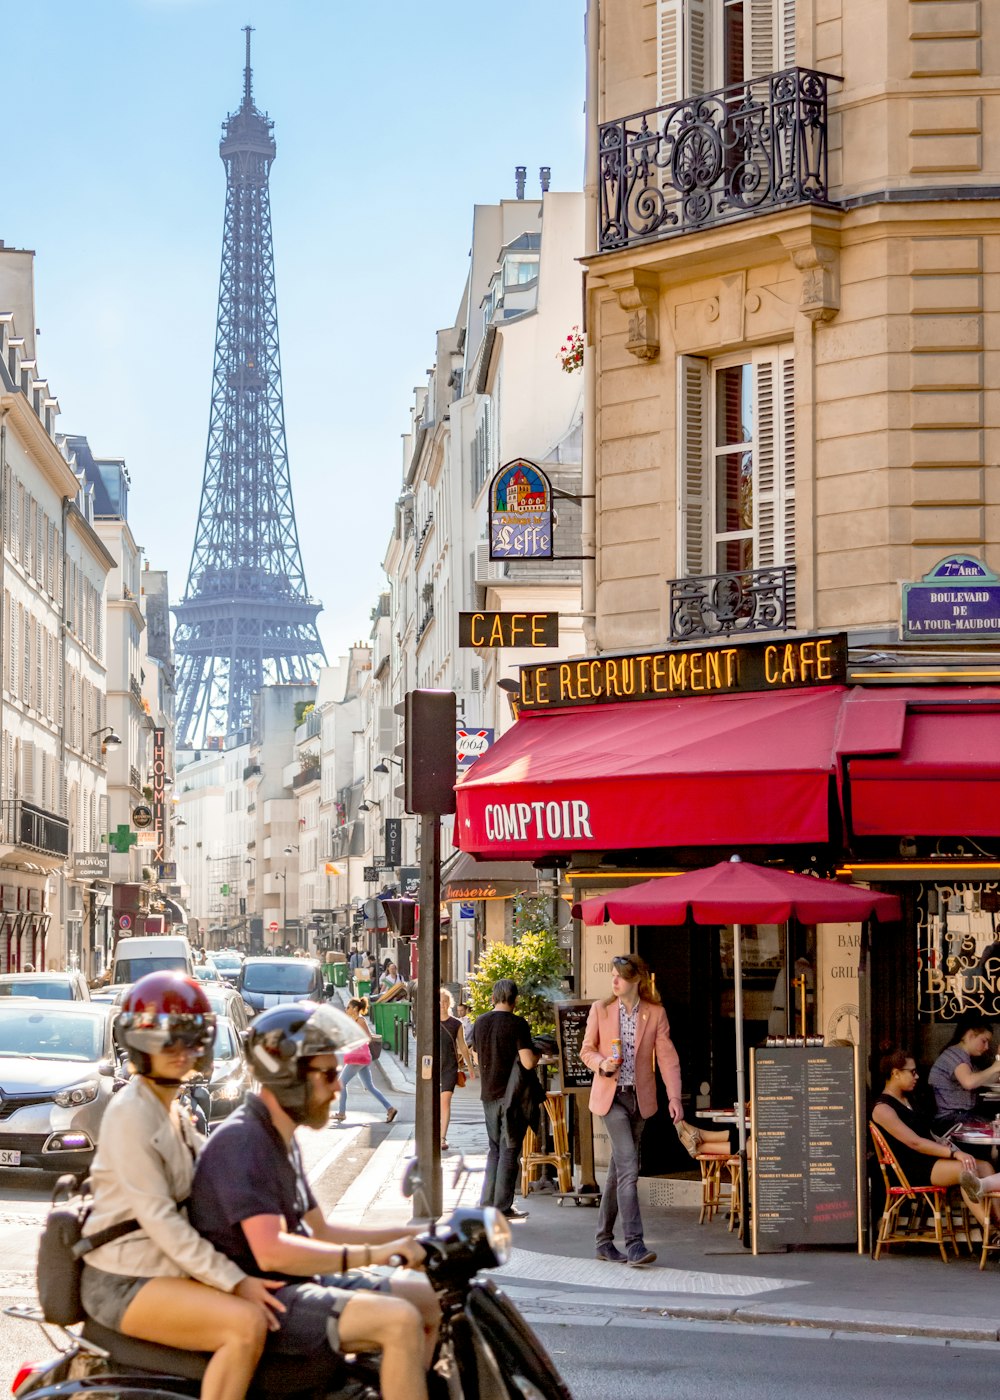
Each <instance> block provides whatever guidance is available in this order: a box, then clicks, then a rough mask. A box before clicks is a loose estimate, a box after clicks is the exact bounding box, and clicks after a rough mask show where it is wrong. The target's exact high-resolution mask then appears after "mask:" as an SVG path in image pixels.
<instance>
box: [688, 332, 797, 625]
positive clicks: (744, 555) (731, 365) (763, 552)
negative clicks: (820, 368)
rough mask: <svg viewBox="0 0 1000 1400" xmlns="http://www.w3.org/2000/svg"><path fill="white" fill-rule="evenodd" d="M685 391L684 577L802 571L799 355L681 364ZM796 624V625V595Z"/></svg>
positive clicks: (785, 352) (775, 353)
mask: <svg viewBox="0 0 1000 1400" xmlns="http://www.w3.org/2000/svg"><path fill="white" fill-rule="evenodd" d="M678 384H679V391H680V405H679V414H678V423H679V442H678V452H677V460H678V468H679V479H678V500H679V502H680V529H679V532H678V575H679V577H683V578H696V577H701V576H705V575H712V574H721V573H738V572H742V571H744V570H750V569H767V568H780V567H782V566H787V565H792V564H794V563H795V365H794V361H793V358H792V352H791V349H790V348H788V349H784V348H782V349H771V350H766V351H754V352H752V353H747V354H746V355H743V356H732V357H725V358H724V359H719V360H703V359H699V358H697V357H694V356H682V357H681V359H680V361H679V365H678ZM793 577H794V575H790V576H789V584H788V587H789V590H791V589H792V587H793V585H792V582H791V580H792V578H793ZM788 618H789V621H794V595H793V593H792V592H791V591H790V592H789V606H788Z"/></svg>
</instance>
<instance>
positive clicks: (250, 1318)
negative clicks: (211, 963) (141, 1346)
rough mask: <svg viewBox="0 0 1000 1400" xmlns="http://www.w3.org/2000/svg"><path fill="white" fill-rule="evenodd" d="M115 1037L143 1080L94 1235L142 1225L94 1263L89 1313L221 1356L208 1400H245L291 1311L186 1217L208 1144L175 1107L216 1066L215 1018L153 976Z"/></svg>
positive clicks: (103, 1146) (97, 1163) (101, 1150)
mask: <svg viewBox="0 0 1000 1400" xmlns="http://www.w3.org/2000/svg"><path fill="white" fill-rule="evenodd" d="M114 1029H115V1040H116V1041H117V1043H118V1045H119V1046H120V1048H121V1049H122V1050H123V1051H125V1052H126V1053H127V1054H128V1057H129V1059H130V1060H131V1062H132V1064H133V1066H134V1067H135V1070H136V1073H135V1075H134V1076H133V1078H132V1079H130V1080H129V1082H128V1084H127V1085H126V1086H125V1088H124V1089H122V1090H121V1092H120V1093H118V1094H116V1095H115V1097H114V1098H113V1099H112V1101H111V1103H110V1104H109V1105H108V1109H107V1112H106V1113H105V1115H104V1119H103V1122H102V1124H101V1136H100V1142H99V1144H98V1148H97V1153H96V1155H95V1157H94V1163H93V1166H92V1168H91V1173H90V1177H91V1184H92V1187H93V1193H94V1208H93V1211H92V1212H91V1214H90V1216H89V1218H88V1220H87V1224H86V1226H85V1227H84V1235H93V1234H97V1233H98V1232H99V1231H101V1230H105V1229H107V1228H108V1227H109V1226H111V1225H117V1224H119V1223H121V1222H125V1221H131V1220H134V1221H135V1222H136V1229H135V1230H134V1231H133V1232H132V1233H130V1234H126V1235H124V1236H123V1237H121V1238H120V1239H117V1240H115V1241H114V1242H112V1243H110V1244H106V1245H103V1246H102V1247H101V1248H99V1249H95V1250H93V1251H92V1252H91V1253H90V1254H87V1255H85V1256H84V1270H83V1280H82V1284H81V1295H82V1298H83V1306H84V1310H85V1311H86V1313H87V1315H88V1316H89V1317H92V1318H93V1319H94V1320H95V1322H99V1323H100V1324H101V1325H102V1326H104V1327H107V1328H110V1329H111V1330H113V1331H116V1332H122V1333H124V1335H125V1336H128V1337H136V1338H139V1339H141V1340H142V1341H146V1342H159V1343H160V1344H161V1345H163V1346H170V1347H179V1348H181V1349H183V1350H188V1351H204V1352H211V1353H212V1359H211V1361H210V1362H209V1364H208V1367H207V1369H206V1371H205V1375H204V1378H203V1380H202V1387H201V1394H202V1400H242V1398H243V1396H244V1395H245V1394H246V1391H247V1387H248V1386H249V1384H250V1381H251V1378H252V1376H253V1373H254V1369H255V1368H256V1365H257V1362H258V1360H259V1359H260V1355H261V1352H262V1351H263V1349H264V1341H265V1338H266V1335H267V1331H268V1329H269V1328H270V1329H271V1330H276V1329H277V1328H278V1326H279V1323H278V1319H277V1317H276V1316H275V1314H276V1313H277V1312H284V1308H283V1307H282V1305H281V1304H280V1303H279V1302H278V1301H277V1299H275V1298H274V1297H273V1296H272V1293H273V1291H274V1290H275V1289H277V1288H280V1287H281V1284H280V1283H275V1282H271V1281H268V1280H265V1279H259V1278H250V1277H248V1276H247V1274H245V1273H244V1271H243V1270H242V1269H241V1268H239V1267H238V1266H237V1265H236V1264H234V1263H233V1262H232V1261H231V1260H230V1259H227V1258H226V1257H225V1255H223V1254H220V1253H219V1251H218V1250H217V1249H215V1248H214V1246H213V1245H211V1244H209V1242H208V1241H207V1240H205V1239H203V1238H202V1236H201V1235H199V1234H198V1233H197V1232H196V1231H195V1230H194V1229H193V1228H192V1226H191V1225H189V1224H188V1221H187V1217H186V1215H185V1214H184V1212H183V1210H182V1206H183V1203H184V1202H185V1201H186V1200H187V1198H188V1196H189V1195H190V1192H191V1181H192V1178H193V1176H194V1162H195V1157H196V1156H197V1153H198V1151H199V1148H200V1146H201V1143H202V1139H201V1138H200V1137H199V1135H198V1134H197V1132H196V1131H195V1129H194V1128H193V1127H192V1126H191V1123H190V1121H189V1120H188V1118H187V1116H186V1115H185V1114H184V1113H183V1112H182V1111H181V1110H180V1108H179V1106H178V1105H177V1103H176V1102H175V1100H176V1098H177V1094H178V1092H179V1090H180V1087H181V1085H182V1083H183V1082H184V1080H185V1079H186V1078H187V1077H188V1076H189V1075H190V1074H191V1073H192V1072H193V1071H194V1070H195V1068H196V1067H197V1068H199V1069H202V1070H204V1069H206V1068H207V1067H209V1066H210V1065H211V1059H212V1043H213V1041H214V1039H215V1017H214V1016H213V1015H212V1012H211V1008H210V1006H209V1003H208V998H207V997H206V996H205V994H204V992H203V991H202V990H201V988H200V987H199V986H198V984H197V982H195V981H193V980H192V979H191V978H189V977H184V976H183V975H181V974H179V973H173V972H153V973H150V974H149V975H148V976H146V977H142V978H140V979H139V981H138V982H136V984H135V986H134V987H132V989H131V990H130V991H129V992H128V993H127V994H126V997H125V1000H124V1001H123V1003H122V1009H121V1012H120V1013H119V1015H118V1016H117V1017H116V1019H115V1028H114ZM206 1062H207V1064H206Z"/></svg>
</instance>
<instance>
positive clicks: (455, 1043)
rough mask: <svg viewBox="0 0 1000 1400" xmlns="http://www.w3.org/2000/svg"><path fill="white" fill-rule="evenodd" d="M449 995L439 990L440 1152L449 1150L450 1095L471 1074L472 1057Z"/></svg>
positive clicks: (471, 1076) (472, 1076)
mask: <svg viewBox="0 0 1000 1400" xmlns="http://www.w3.org/2000/svg"><path fill="white" fill-rule="evenodd" d="M452 1005H453V1000H452V995H451V992H449V991H448V989H447V987H442V988H441V1032H440V1035H441V1151H442V1152H447V1151H448V1124H449V1123H450V1122H451V1096H452V1094H453V1093H454V1092H455V1089H456V1087H458V1088H461V1086H462V1085H464V1083H465V1077H466V1074H468V1076H469V1078H470V1079H472V1078H474V1075H473V1073H472V1055H471V1053H470V1051H469V1047H468V1045H466V1043H465V1028H464V1027H463V1025H462V1023H461V1021H460V1020H459V1019H458V1017H457V1016H454V1015H452V1009H451V1008H452Z"/></svg>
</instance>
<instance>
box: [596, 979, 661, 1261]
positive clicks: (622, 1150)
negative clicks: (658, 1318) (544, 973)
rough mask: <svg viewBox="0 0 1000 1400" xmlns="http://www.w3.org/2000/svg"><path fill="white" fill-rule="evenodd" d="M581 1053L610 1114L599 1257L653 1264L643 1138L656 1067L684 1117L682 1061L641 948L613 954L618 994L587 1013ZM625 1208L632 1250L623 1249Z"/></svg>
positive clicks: (652, 1108) (600, 1107) (600, 1105)
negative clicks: (641, 1186) (642, 1200)
mask: <svg viewBox="0 0 1000 1400" xmlns="http://www.w3.org/2000/svg"><path fill="white" fill-rule="evenodd" d="M580 1058H581V1059H582V1060H583V1062H584V1064H585V1065H587V1066H588V1067H589V1068H590V1069H592V1070H593V1071H594V1082H593V1085H592V1087H591V1090H590V1111H591V1113H596V1114H597V1115H598V1117H600V1118H603V1119H604V1126H605V1128H606V1129H607V1132H608V1137H609V1138H610V1140H611V1163H610V1165H609V1167H608V1177H607V1181H606V1182H605V1185H604V1192H603V1194H602V1196H601V1209H600V1214H599V1215H598V1217H597V1257H598V1259H604V1260H605V1261H607V1262H608V1263H612V1264H625V1263H629V1264H631V1265H632V1266H633V1267H638V1266H640V1265H642V1264H652V1263H653V1261H654V1260H655V1259H656V1255H655V1254H654V1253H653V1251H652V1250H651V1249H647V1248H646V1244H645V1241H644V1240H643V1236H642V1216H641V1215H640V1213H639V1193H638V1188H637V1182H638V1178H639V1140H640V1138H641V1137H642V1130H643V1128H644V1127H645V1125H646V1119H647V1118H652V1116H653V1114H654V1113H655V1112H656V1071H657V1069H659V1071H660V1077H661V1078H662V1080H663V1083H664V1085H665V1086H666V1090H667V1099H668V1102H669V1107H670V1119H671V1122H673V1123H680V1122H681V1121H682V1120H683V1117H684V1109H683V1106H682V1104H681V1067H680V1060H679V1058H678V1055H677V1051H676V1049H675V1048H674V1043H673V1041H672V1040H671V1039H670V1025H669V1023H668V1021H667V1013H666V1012H665V1011H664V1009H663V1007H662V1006H661V1005H660V997H659V993H658V992H657V991H656V990H655V988H654V987H653V983H652V979H651V978H650V975H649V969H648V968H647V967H646V964H645V963H644V962H643V960H642V958H640V957H636V956H634V955H630V956H625V957H618V958H612V959H611V995H610V996H609V997H607V998H606V999H605V1000H604V1001H595V1002H594V1004H593V1006H592V1007H591V1008H590V1015H589V1016H588V1018H587V1031H586V1034H585V1035H584V1038H583V1046H582V1049H581V1051H580ZM619 1209H620V1210H621V1216H622V1228H623V1230H624V1232H625V1254H622V1252H621V1250H619V1249H618V1248H616V1246H615V1241H614V1229H615V1221H616V1220H617V1218H618V1212H619Z"/></svg>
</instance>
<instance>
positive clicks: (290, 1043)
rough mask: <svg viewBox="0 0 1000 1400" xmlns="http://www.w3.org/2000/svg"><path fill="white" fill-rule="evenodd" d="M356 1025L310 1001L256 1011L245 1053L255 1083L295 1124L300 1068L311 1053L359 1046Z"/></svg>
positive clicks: (302, 1094)
mask: <svg viewBox="0 0 1000 1400" xmlns="http://www.w3.org/2000/svg"><path fill="white" fill-rule="evenodd" d="M366 1039H367V1037H366V1036H365V1033H364V1031H363V1030H362V1028H361V1027H360V1026H359V1025H358V1024H357V1023H356V1022H355V1021H352V1020H351V1018H350V1016H345V1014H344V1012H343V1011H336V1010H335V1009H334V1008H333V1007H332V1006H326V1005H322V1004H319V1003H317V1002H314V1001H289V1002H284V1003H282V1004H281V1005H280V1006H272V1007H270V1008H269V1009H268V1010H267V1011H262V1012H261V1013H260V1015H259V1016H258V1017H257V1019H256V1020H255V1021H254V1022H253V1024H252V1025H251V1027H250V1030H249V1033H248V1034H247V1039H246V1057H247V1062H248V1064H249V1065H250V1071H251V1073H252V1074H253V1076H254V1078H255V1079H256V1080H257V1081H258V1083H259V1084H262V1085H264V1086H265V1087H266V1088H268V1089H270V1091H271V1093H272V1094H273V1095H274V1097H275V1098H276V1099H277V1100H278V1103H279V1104H280V1105H281V1107H282V1108H283V1109H284V1110H285V1112H286V1113H287V1114H288V1116H289V1118H291V1119H292V1121H293V1122H295V1123H301V1122H302V1121H303V1120H304V1118H305V1110H306V1101H307V1098H308V1093H309V1086H308V1084H307V1082H306V1077H305V1074H306V1067H307V1065H308V1063H309V1061H310V1060H311V1059H312V1057H313V1056H314V1055H331V1054H332V1055H342V1054H343V1052H344V1051H345V1050H353V1049H355V1048H356V1047H357V1046H359V1045H363V1044H364V1043H365V1041H366Z"/></svg>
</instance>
